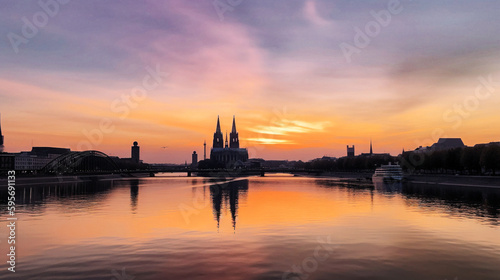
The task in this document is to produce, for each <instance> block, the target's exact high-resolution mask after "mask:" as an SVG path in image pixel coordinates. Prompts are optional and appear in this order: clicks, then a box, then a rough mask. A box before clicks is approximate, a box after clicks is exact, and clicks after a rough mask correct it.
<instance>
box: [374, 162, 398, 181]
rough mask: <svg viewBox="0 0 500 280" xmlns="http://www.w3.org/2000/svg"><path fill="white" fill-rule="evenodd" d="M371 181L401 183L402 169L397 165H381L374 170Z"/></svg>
mask: <svg viewBox="0 0 500 280" xmlns="http://www.w3.org/2000/svg"><path fill="white" fill-rule="evenodd" d="M372 180H373V181H386V182H387V181H401V180H403V169H402V168H401V166H399V165H391V164H389V165H382V166H380V167H379V168H377V169H376V170H375V173H374V174H373V177H372Z"/></svg>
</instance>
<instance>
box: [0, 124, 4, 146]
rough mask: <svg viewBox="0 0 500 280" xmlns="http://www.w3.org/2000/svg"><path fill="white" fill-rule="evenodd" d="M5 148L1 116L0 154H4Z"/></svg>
mask: <svg viewBox="0 0 500 280" xmlns="http://www.w3.org/2000/svg"><path fill="white" fill-rule="evenodd" d="M3 148H4V147H3V134H2V119H1V115H0V153H2V152H3Z"/></svg>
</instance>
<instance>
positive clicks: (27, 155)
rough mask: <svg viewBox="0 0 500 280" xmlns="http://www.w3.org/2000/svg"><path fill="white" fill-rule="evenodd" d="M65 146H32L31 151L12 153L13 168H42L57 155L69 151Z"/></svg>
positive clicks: (34, 169) (29, 170)
mask: <svg viewBox="0 0 500 280" xmlns="http://www.w3.org/2000/svg"><path fill="white" fill-rule="evenodd" d="M70 152H71V150H70V149H67V148H56V147H32V148H31V151H29V152H28V151H25V152H19V153H14V154H13V155H14V156H15V169H16V171H21V172H33V171H37V170H40V169H42V168H43V167H44V166H45V165H47V164H48V163H49V162H51V161H52V160H54V159H56V158H57V157H59V156H61V155H64V154H67V153H70Z"/></svg>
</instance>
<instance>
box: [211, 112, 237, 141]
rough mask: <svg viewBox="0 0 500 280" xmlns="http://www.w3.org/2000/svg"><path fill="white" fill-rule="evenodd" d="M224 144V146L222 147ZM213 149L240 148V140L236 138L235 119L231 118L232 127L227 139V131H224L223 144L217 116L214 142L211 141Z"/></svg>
mask: <svg viewBox="0 0 500 280" xmlns="http://www.w3.org/2000/svg"><path fill="white" fill-rule="evenodd" d="M224 143H225V146H224ZM212 147H213V148H223V147H225V148H236V149H238V148H239V147H240V140H239V137H238V132H237V131H236V118H235V116H233V127H232V129H231V133H230V134H229V137H227V131H226V141H225V142H224V140H223V137H222V130H221V128H220V120H219V116H217V127H216V129H215V133H214V141H213V146H212Z"/></svg>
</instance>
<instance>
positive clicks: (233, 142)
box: [226, 116, 240, 149]
mask: <svg viewBox="0 0 500 280" xmlns="http://www.w3.org/2000/svg"><path fill="white" fill-rule="evenodd" d="M226 138H227V136H226ZM229 138H230V141H229V147H230V148H234V149H238V148H240V139H239V138H238V132H237V131H236V120H235V117H234V116H233V128H232V129H231V134H229Z"/></svg>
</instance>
